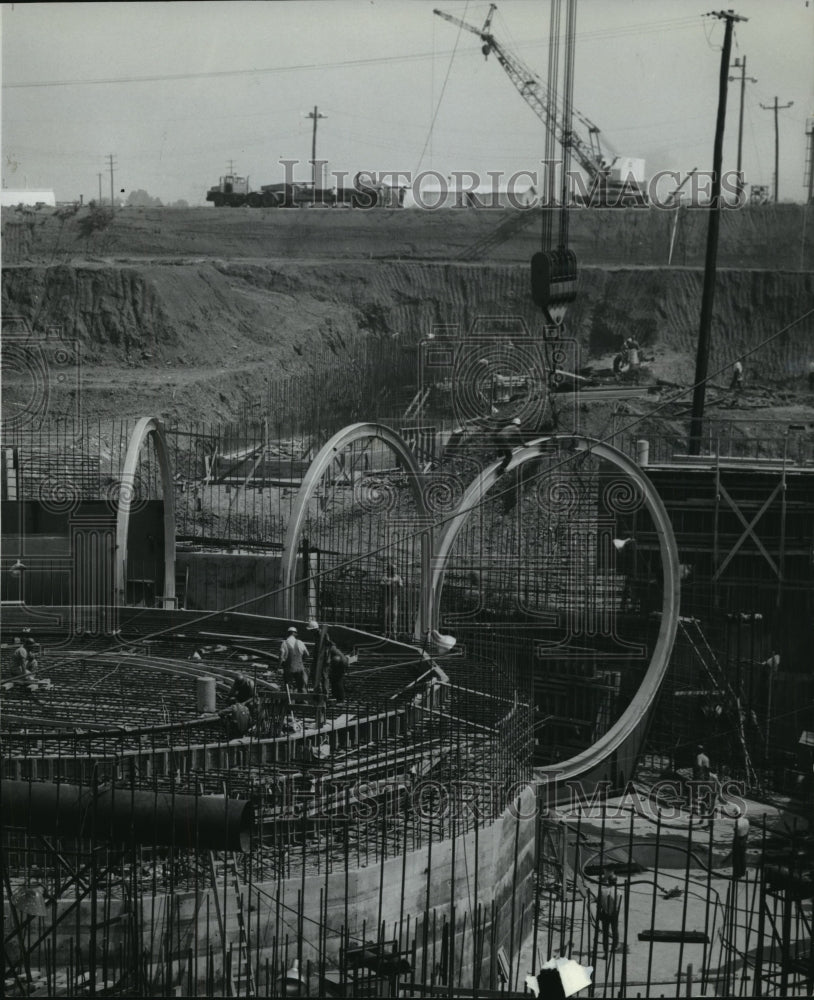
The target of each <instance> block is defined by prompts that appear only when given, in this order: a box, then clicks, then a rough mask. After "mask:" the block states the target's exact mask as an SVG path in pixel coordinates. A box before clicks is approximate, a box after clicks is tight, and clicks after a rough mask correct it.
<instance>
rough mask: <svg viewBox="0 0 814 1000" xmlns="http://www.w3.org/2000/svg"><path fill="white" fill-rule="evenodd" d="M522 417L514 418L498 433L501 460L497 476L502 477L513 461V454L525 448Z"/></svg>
mask: <svg viewBox="0 0 814 1000" xmlns="http://www.w3.org/2000/svg"><path fill="white" fill-rule="evenodd" d="M520 423H521V421H520V417H513V418H512V420H511V421H510V422H509V423H508V424H506V426H505V427H501V429H500V430H499V431H498V432H497V446H498V451H499V454H500V458H501V463H500V465H499V466H498V470H497V474H498V475H499V476H502V475H503V473H504V472H505V471H506V469H507V468H508V466H509V462H511V460H512V453H513V452H514V451H515V449H517V448H523V447H525V444H526V442H525V440H524V439H523V434H522V432H521V430H520Z"/></svg>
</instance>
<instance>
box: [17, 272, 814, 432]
mask: <svg viewBox="0 0 814 1000" xmlns="http://www.w3.org/2000/svg"><path fill="white" fill-rule="evenodd" d="M701 289H702V272H701V270H700V269H686V268H669V269H668V268H656V267H652V268H633V267H617V268H600V267H591V266H584V267H582V269H581V272H580V280H579V294H578V297H577V300H576V302H574V304H573V305H572V306H571V308H570V312H569V314H568V317H567V328H568V333H569V335H571V336H574V337H575V338H576V339H577V340H578V341H579V343H580V353H581V359H582V363H583V364H585V363H589V362H591V361H597V360H599V359H603V360H604V361H605V362H607V360H608V358H607V356H608V355H609V354H612V353H613V352H614V351H616V350H618V347H619V344H620V340H621V338H622V336H623V335H626V334H629V333H632V334H634V335H635V336H636V337H637V338H638V339H639V341H640V342H641V343H642V345H643V346H644V347H645V349H646V350H647V351H652V352H654V353H655V355H656V362H655V364H654V368H653V371H654V374H655V375H656V377H658V378H663V379H665V380H667V381H673V382H678V383H688V382H689V380H690V378H691V375H692V371H693V364H694V355H695V339H696V336H697V331H698V318H699V313H700V303H701ZM812 305H814V272H811V271H808V272H799V271H784V270H730V269H722V270H721V271H720V272H719V274H718V279H717V285H716V294H715V309H714V314H713V329H712V352H711V358H710V370H711V371H716V370H717V369H718V368H720V367H723V366H725V365H726V364H728V363H731V359H732V358H733V357H734V356H735V355H736V354H738V353H740V352H742V351H744V350H750V349H752V348H754V347H756V346H757V345H758V344H760V343H761V342H763V341H764V340H766V338H768V337H770V336H772V335H773V334H774V333H776V332H777V331H779V330H781V329H782V328H783V327H784V326H786V325H787V324H790V323H793V322H794V321H795V320H797V319H798V318H799V317H800V316H801V315H802V314H803V313H805V312H806V311H807V310H809V309H810V308H811V307H812ZM2 310H3V315H4V317H9V316H24V317H26V318H27V319H28V320H29V321H30V322H31V323H32V325H33V327H34V329H35V330H36V331H37V332H38V333H39V334H40V335H44V334H45V332H46V331H48V330H49V328H53V327H61V329H62V331H63V336H65V337H67V338H68V339H69V340H71V341H76V342H78V344H79V345H80V347H81V355H82V364H81V368H82V390H81V391H82V401H81V408H82V411H83V412H84V413H86V414H89V415H93V416H96V415H100V416H106V415H113V414H115V415H117V416H122V417H123V416H141V415H143V414H145V413H155V414H158V415H161V416H164V417H167V418H171V419H176V420H181V421H183V422H185V423H186V422H188V421H191V420H193V419H208V420H211V419H225V418H228V417H230V416H232V415H234V413H235V412H236V410H237V408H238V406H239V405H240V404H241V403H242V402H244V401H248V400H251V399H254V398H258V397H259V396H260V395H261V393H262V392H263V388H264V386H265V384H266V382H267V381H268V380H271V379H273V378H275V377H277V376H280V375H282V374H285V373H287V372H295V371H298V370H303V369H305V368H308V367H310V366H312V365H315V364H322V363H324V362H325V358H326V357H328V358H330V357H331V356H332V355H335V356H336V357H337V358H341V357H343V356H345V355H346V353H347V351H348V349H358V348H359V347H360V345H361V344H363V343H364V342H366V341H369V340H371V339H375V340H386V341H391V340H392V342H393V357H394V359H395V358H396V356H400V357H401V359H402V364H404V363H405V362H404V359H405V358H406V359H408V361H407V364H408V366H412V365H413V364H414V362H413V360H412V359H413V358H414V357H415V350H414V348H415V345H416V344H417V343H418V342H419V341H420V340H421V339H423V338H425V337H426V336H428V335H429V334H430V332H431V331H432V330H433V328H434V327H438V326H439V325H453V326H458V327H459V328H460V330H461V331H462V332H465V331H468V330H469V329H470V328H471V326H472V323H473V322H474V321H475V320H476V319H478V318H479V317H505V316H520V317H522V318H523V319H524V320H525V321H526V322H527V324H528V325H529V328H530V330H531V331H532V332H534V331H539V328H540V314H539V312H538V310H537V309H536V307H535V306H534V305H533V303H532V302H531V300H530V296H529V290H528V268H527V266H525V265H523V266H521V265H512V264H494V263H493V264H488V265H487V264H470V263H430V262H417V261H401V262H396V261H389V262H384V261H378V262H376V261H352V260H348V261H337V262H332V263H329V262H318V261H311V262H297V261H291V262H268V261H253V262H250V261H247V260H242V261H229V262H227V261H222V260H207V261H198V262H194V263H193V262H188V261H187V262H182V261H180V260H179V261H177V262H164V263H157V262H152V263H148V262H146V261H145V262H140V263H135V262H133V263H128V264H122V263H120V262H114V261H108V262H105V263H90V262H84V263H78V264H75V265H67V264H55V265H53V266H48V265H45V264H28V265H26V264H20V265H12V266H6V267H5V269H4V273H3V289H2ZM52 336H53V334H52ZM812 358H814V321H812V319H811V318H809V319H808V320H806V321H805V322H799V323H797V324H796V325H795V326H794V327H793V328H792V329H791V330H789V332H788V333H785V334H783V335H781V336H780V337H779V338H777V339H776V340H775V341H774V343H773V345H772V346H771V347H768V348H765V349H762V350H761V351H760V352H759V353H758V354H756V355H755V357H754V358H753V359H752V360H751V361H749V362H747V367H748V368H749V367H751V369H752V370H753V371H756V370H758V369H759V371H760V375H761V379H764V380H766V381H767V382H769V383H774V384H777V385H779V384H782V383H784V382H786V383H787V382H789V380H794V381H795V382H800V381H801V380H802V379H803V378H804V373H805V372H806V370H807V365H808V362H809V361H810V360H812ZM394 363H395V362H394ZM4 381H5V383H6V384H5V385H4V389H5V391H6V392H7V393H8V394H9V395H8V397H7V398H9V399H12V400H13V398H14V393H15V391H16V387H15V384H14V382H13V379H11V378H10V377H9V379H4ZM64 384H65V393H67V392H70V391H72V390H71V389H70V388H69V387H70V386H72V385H73V383H72V382H71V381H70V380H67V381H66V383H64ZM801 384H802V383H801ZM52 388H53V390H54V391H53V393H52V399H51V404H50V405H51V406H52V407H53V408H54V409H55V410H58V411H59V410H60V409H61V410H64V411H65V412H68V411H70V410H71V409H72V408H75V407H74V401H73V398H68V397H67V396H64V395H63V396H60V391H61V386H60V385H55V386H53V387H52ZM20 391H25V387H24V386H23V387H22V388H21V389H20Z"/></svg>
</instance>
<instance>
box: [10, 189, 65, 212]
mask: <svg viewBox="0 0 814 1000" xmlns="http://www.w3.org/2000/svg"><path fill="white" fill-rule="evenodd" d="M56 204H57V201H56V198H55V197H54V192H53V191H52V190H50V189H46V188H26V189H25V190H24V191H18V190H15V189H14V188H0V207H2V208H14V207H15V206H16V205H27V206H29V207H30V208H36V207H37V205H45V206H47V207H48V208H56Z"/></svg>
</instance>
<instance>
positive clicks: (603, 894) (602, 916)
mask: <svg viewBox="0 0 814 1000" xmlns="http://www.w3.org/2000/svg"><path fill="white" fill-rule="evenodd" d="M621 902H622V901H621V899H620V898H619V896H618V894H617V892H616V876H615V875H613V874H610V875H603V876H602V880H601V882H600V887H599V895H598V896H597V900H596V919H597V925H598V929H599V930H600V931H601V932H602V950H603V951H604V953H605V954H606V955H607V953H608V944H609V943H610V946H611V948H612V949H613V951H616V949H617V948H618V947H619V909H620V904H621Z"/></svg>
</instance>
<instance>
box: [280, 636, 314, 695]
mask: <svg viewBox="0 0 814 1000" xmlns="http://www.w3.org/2000/svg"><path fill="white" fill-rule="evenodd" d="M308 656H309V653H308V649H307V647H306V645H305V643H304V642H302V640H301V639H299V638H297V629H296V628H295V627H294V626H293V625H291V626H290V627H289V629H288V632H287V633H286V637H285V639H284V640H283V641H282V642H281V643H280V665H281V666H282V668H283V680H284V681H285V683H286V684H287V685H288V686H289V687H293V688H294V690H295V691H306V690H307V688H308V671H307V670H306V668H305V660H306V659H307V657H308Z"/></svg>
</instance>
